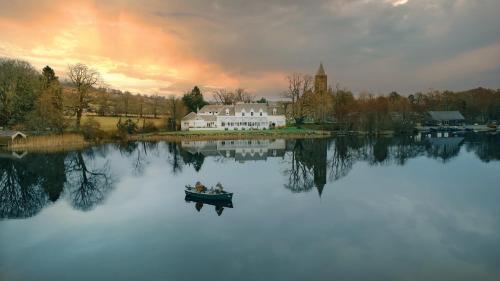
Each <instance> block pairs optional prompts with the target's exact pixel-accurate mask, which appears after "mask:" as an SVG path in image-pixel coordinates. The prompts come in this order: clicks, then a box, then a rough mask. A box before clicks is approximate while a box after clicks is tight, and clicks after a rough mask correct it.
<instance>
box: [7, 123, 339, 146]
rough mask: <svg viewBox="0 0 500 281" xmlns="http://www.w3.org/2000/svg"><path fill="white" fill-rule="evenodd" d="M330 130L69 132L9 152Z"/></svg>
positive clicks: (31, 138) (317, 134)
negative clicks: (91, 136)
mask: <svg viewBox="0 0 500 281" xmlns="http://www.w3.org/2000/svg"><path fill="white" fill-rule="evenodd" d="M330 136H331V132H328V131H322V130H311V129H303V128H295V127H290V128H281V129H273V130H262V131H260V130H259V131H254V130H251V131H176V132H156V133H147V134H133V135H126V136H125V137H124V139H121V140H117V139H101V140H100V141H98V142H92V141H87V140H85V138H84V137H83V135H80V134H77V133H67V134H62V135H28V137H27V138H26V139H23V140H20V141H16V142H13V143H10V144H9V145H8V146H7V147H6V149H7V150H10V151H30V152H57V151H66V150H74V149H82V148H85V147H88V146H90V145H97V144H103V143H113V142H120V141H173V142H180V141H203V140H236V139H289V138H327V137H330Z"/></svg>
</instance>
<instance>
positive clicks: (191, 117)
mask: <svg viewBox="0 0 500 281" xmlns="http://www.w3.org/2000/svg"><path fill="white" fill-rule="evenodd" d="M195 118H196V113H194V112H189V114H188V115H186V116H184V117H183V118H182V120H186V121H187V120H193V119H195Z"/></svg>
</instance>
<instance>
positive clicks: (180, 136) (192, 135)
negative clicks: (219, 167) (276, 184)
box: [128, 129, 332, 142]
mask: <svg viewBox="0 0 500 281" xmlns="http://www.w3.org/2000/svg"><path fill="white" fill-rule="evenodd" d="M331 136H332V134H331V132H329V131H322V130H309V129H297V130H294V131H292V130H276V131H273V130H270V131H177V132H163V133H153V134H137V135H130V136H129V138H128V139H129V140H133V141H162V140H164V141H175V142H178V141H205V140H233V139H234V140H237V139H290V138H328V137H331Z"/></svg>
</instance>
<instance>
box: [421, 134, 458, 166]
mask: <svg viewBox="0 0 500 281" xmlns="http://www.w3.org/2000/svg"><path fill="white" fill-rule="evenodd" d="M463 140H464V138H463V137H448V138H430V139H428V140H427V145H426V150H427V154H428V155H429V156H430V157H433V158H437V159H441V160H442V161H443V162H448V161H449V160H450V159H452V158H454V157H456V156H458V154H459V153H460V147H461V146H462V143H463Z"/></svg>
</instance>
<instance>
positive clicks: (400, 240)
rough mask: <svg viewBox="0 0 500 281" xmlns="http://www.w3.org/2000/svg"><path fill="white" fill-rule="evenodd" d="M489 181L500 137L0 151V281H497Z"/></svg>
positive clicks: (496, 216)
mask: <svg viewBox="0 0 500 281" xmlns="http://www.w3.org/2000/svg"><path fill="white" fill-rule="evenodd" d="M196 181H201V182H203V183H205V184H207V185H215V184H216V183H217V182H221V183H222V184H223V185H224V186H225V187H226V190H229V191H231V192H234V198H233V201H232V204H233V206H232V208H229V207H222V206H219V207H218V208H216V206H213V205H209V204H206V203H205V204H201V203H195V202H187V201H186V200H185V197H184V186H185V185H186V184H194V182H196ZM499 182H500V136H499V135H462V136H447V137H440V138H438V137H435V136H434V137H412V138H410V137H407V138H381V139H360V138H337V139H322V140H286V141H285V140H273V141H268V140H260V141H257V140H252V141H247V140H244V141H242V140H238V141H211V142H184V143H167V142H159V143H128V144H123V145H104V146H99V147H93V148H91V149H87V150H83V151H72V152H65V153H58V154H32V153H30V154H24V153H23V152H18V153H16V154H11V153H1V154H0V200H1V201H0V218H1V220H0V280H51V281H52V280H500V184H499Z"/></svg>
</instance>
